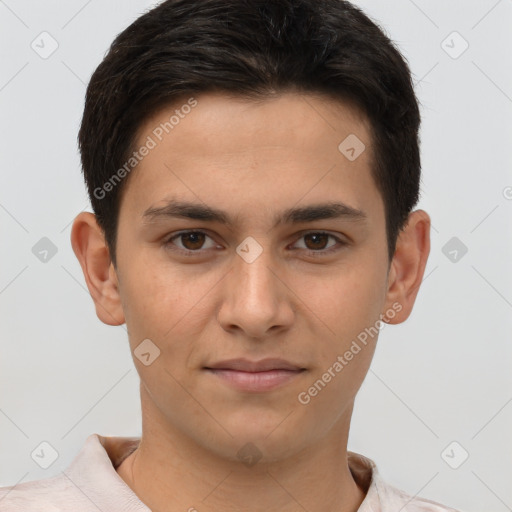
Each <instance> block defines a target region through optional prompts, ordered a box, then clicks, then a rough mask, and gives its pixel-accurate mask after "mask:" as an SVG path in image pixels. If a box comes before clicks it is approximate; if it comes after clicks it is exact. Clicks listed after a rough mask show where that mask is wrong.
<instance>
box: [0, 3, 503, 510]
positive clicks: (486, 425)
mask: <svg viewBox="0 0 512 512" xmlns="http://www.w3.org/2000/svg"><path fill="white" fill-rule="evenodd" d="M354 3H355V4H356V5H359V6H360V7H362V8H363V10H364V11H365V12H366V13H367V14H368V15H369V16H370V17H371V18H372V19H373V20H374V21H376V22H377V23H378V24H379V25H380V26H381V27H382V28H383V29H384V30H385V31H386V32H387V33H388V35H389V36H390V37H391V38H392V39H393V40H394V41H396V43H397V45H398V46H399V48H400V50H401V51H402V53H403V54H404V56H405V57H406V58H407V59H408V61H409V64H410V66H411V70H412V72H413V77H414V80H415V84H416V85H415V88H416V92H417V95H418V98H419V100H420V102H421V108H422V119H423V121H422V131H421V141H422V168H423V183H422V199H421V202H420V204H419V205H418V207H420V208H423V209H425V210H427V212H429V214H430V215H431V218H432V224H433V227H432V233H431V237H432V248H431V255H430V258H429V262H428V265H427V269H426V272H425V279H424V282H423V284H422V288H421V289H420V292H419V295H418V298H417V302H416V306H415V309H414V311H413V313H412V315H411V316H410V318H409V319H408V320H407V322H406V323H405V324H401V325H398V326H393V325H386V326H385V329H383V330H382V332H381V334H380V339H379V342H378V346H377V351H376V353H375V357H374V360H373V363H372V367H371V369H370V371H369V373H368V376H367V378H366V380H365V382H364V383H363V386H362V388H361V391H360V393H359V395H358V398H357V400H356V406H355V410H354V416H353V422H352V429H351V436H350V440H349V449H350V450H353V451H356V452H360V453H362V454H364V455H366V456H368V457H370V458H372V459H373V460H375V461H376V462H377V464H378V466H379V469H380V471H381V473H382V474H383V477H384V478H385V479H386V480H387V481H388V482H389V483H392V484H393V485H395V486H397V487H400V488H402V489H404V490H406V491H407V492H408V493H410V494H419V495H420V496H424V497H428V498H430V499H433V500H435V501H439V502H441V503H444V504H446V505H451V506H453V507H454V508H460V509H462V510H465V511H467V512H477V511H481V510H493V511H496V512H501V511H506V510H512V488H511V486H510V482H511V481H512V480H511V479H512V464H511V462H512V441H511V436H510V431H511V429H510V427H511V424H512V404H511V402H512V376H511V371H510V368H511V361H512V357H511V356H512V348H511V347H512V345H511V343H510V342H511V332H512V271H511V268H510V264H511V261H512V229H511V224H512V223H511V219H512V172H511V164H512V162H511V156H510V147H511V141H512V138H511V137H512V69H511V66H510V49H511V47H512V31H511V30H510V28H511V27H512V0H499V1H496V0H481V1H476V0H472V1H465V2H455V1H451V2H449V1H448V2H447V1H442V0H436V1H426V0H415V1H412V0H393V1H386V2H382V1H378V0H364V1H357V2H354ZM152 5H155V2H149V1H143V0H137V1H136V0H125V1H122V2H121V1H105V0H103V1H99V0H89V1H84V0H68V1H66V2H63V1H61V2H56V1H50V0H46V1H42V0H37V1H36V0H30V1H17V0H0V55H1V66H0V112H1V117H0V161H1V186H0V225H1V229H2V240H3V243H2V244H1V246H0V247H1V248H0V255H1V265H0V311H1V331H0V332H1V351H0V486H5V485H14V484H16V483H18V482H21V481H30V480H35V479H39V478H47V477H50V476H53V475H56V474H58V473H59V472H60V471H62V470H63V469H65V468H66V467H67V465H68V464H69V463H70V462H71V460H72V459H73V457H74V456H75V455H76V454H77V453H78V451H79V450H80V448H81V447H82V445H83V443H84V440H85V438H86V437H87V436H88V435H90V434H91V433H94V432H96V433H99V434H101V435H130V436H131V435H140V421H141V419H140V406H139V395H138V375H137V372H136V370H135V368H134V365H133V362H132V359H131V355H130V351H129V347H128V341H127V334H126V329H125V326H121V327H110V326H106V325H103V324H102V323H101V322H100V321H99V320H98V318H97V317H96V315H95V311H94V307H93V302H92V299H91V298H90V296H89V292H88V290H87V288H86V286H85V281H84V278H83V275H82V271H81V269H80V266H79V264H78V261H77V260H76V258H75V256H74V253H73V251H72V249H71V245H70V240H69V237H70V228H71V222H72V221H73V219H74V217H75V216H76V215H77V214H78V213H79V212H80V211H82V210H84V209H86V210H89V211H91V210H90V206H89V201H88V198H87V195H86V191H85V186H84V184H83V179H82V175H81V172H80V162H79V156H78V152H77V145H76V136H77V131H78V127H79V122H80V118H81V114H82V109H83V100H84V94H85V87H86V84H87V82H88V80H89V77H90V75H91V74H92V72H93V71H94V69H95V68H96V66H97V65H98V64H99V63H100V61H101V59H102V58H103V56H104V54H105V52H106V50H107V49H108V47H109V45H110V43H111V41H112V40H113V38H114V37H115V36H116V35H117V34H118V33H119V32H120V31H122V30H123V29H124V28H125V27H127V26H128V25H129V24H130V23H131V22H132V21H133V20H134V19H135V18H136V17H138V16H139V15H140V14H142V12H144V11H145V10H147V9H148V8H150V7H151V6H152ZM42 32H47V33H48V34H49V36H48V35H43V36H40V34H41V33H42ZM454 32H456V33H455V34H454ZM41 37H44V38H46V39H45V45H44V47H45V49H46V50H45V51H50V50H51V49H52V46H51V45H52V44H53V45H55V44H58V47H57V48H56V50H55V51H54V52H53V53H52V54H51V55H49V56H48V55H44V57H46V58H43V56H41V55H40V53H37V52H36V51H35V50H34V49H33V48H32V47H31V44H32V42H33V41H36V43H37V41H40V40H41ZM53 40H54V41H55V43H54V42H53ZM40 46H41V44H40ZM466 46H467V48H466ZM463 50H464V51H463ZM41 51H42V49H40V50H39V52H41ZM43 237H46V238H48V239H49V240H50V241H51V243H52V244H53V245H54V246H55V249H54V250H56V253H55V254H52V253H51V252H50V253H49V254H48V256H47V261H45V262H44V261H41V260H40V259H39V258H38V257H37V256H36V254H37V249H38V248H39V245H37V244H45V243H46V244H48V242H47V241H43V242H41V241H40V240H41V239H42V238H43ZM34 246H35V247H36V249H33V248H34ZM464 248H466V249H464ZM464 250H467V252H466V253H465V254H463V253H464ZM454 251H456V252H454ZM34 253H36V254H34ZM43 441H46V442H48V443H50V444H51V445H52V446H53V447H54V448H55V450H56V451H57V453H58V458H57V459H56V460H55V462H53V464H52V465H51V466H49V467H48V468H47V469H43V468H41V467H39V466H38V465H37V464H36V463H35V462H34V460H33V459H32V457H31V453H32V452H33V451H34V450H35V449H36V448H38V447H39V445H40V443H41V442H43ZM452 443H455V444H452ZM466 454H467V456H468V458H467V460H464V458H465V457H466ZM462 461H463V462H462ZM456 466H457V467H456ZM455 467H456V468H455Z"/></svg>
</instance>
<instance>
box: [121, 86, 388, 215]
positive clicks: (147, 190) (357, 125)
mask: <svg viewBox="0 0 512 512" xmlns="http://www.w3.org/2000/svg"><path fill="white" fill-rule="evenodd" d="M191 98H192V97H191V96H186V97H183V98H182V99H181V100H180V101H177V102H175V103H173V105H172V106H168V107H165V108H162V109H160V110H159V111H158V112H157V113H156V114H154V115H153V116H151V117H150V118H149V119H147V120H146V121H145V123H144V124H143V125H142V126H141V127H140V129H139V131H138V137H137V141H136V144H135V149H136V150H137V149H138V148H141V147H143V146H144V145H147V146H148V147H149V146H151V147H152V148H151V149H150V151H146V156H144V158H142V159H141V160H140V161H139V163H138V164H137V165H136V167H135V169H134V170H133V171H132V174H131V175H130V180H129V183H128V186H127V190H126V191H125V193H124V196H125V197H123V202H125V201H126V203H127V206H129V208H130V209H131V210H133V212H137V213H138V216H139V217H140V216H141V215H142V212H143V211H144V210H146V209H147V208H148V207H149V206H154V205H156V204H157V203H158V202H161V201H163V200H164V199H165V197H166V196H173V197H176V196H181V197H184V198H185V197H186V198H187V199H195V200H196V201H202V202H205V203H208V204H209V205H211V206H218V207H226V206H227V205H226V201H227V200H228V201H229V204H230V205H232V207H233V208H235V209H236V208H238V209H243V206H244V205H246V206H249V204H251V205H252V206H255V207H257V212H260V211H261V210H262V209H264V208H265V206H268V207H269V209H272V207H273V206H274V205H275V204H276V203H283V204H284V203H287V204H289V203H292V204H294V203H297V202H298V201H300V200H301V198H304V200H305V199H310V200H311V201H313V202H319V201H320V200H326V199H327V200H329V199H330V200H338V199H340V194H341V198H343V199H344V200H345V201H344V202H345V203H347V204H349V205H351V206H353V207H354V208H359V209H362V205H363V203H365V202H366V203H372V202H373V203H375V200H377V202H378V201H379V199H380V195H379V194H378V191H377V190H376V188H375V185H374V183H373V179H372V178H371V172H370V166H371V159H372V153H373V148H372V141H371V137H370V125H369V122H368V120H367V119H366V117H365V116H364V115H362V114H361V113H360V112H359V110H358V109H356V108H355V107H352V106H350V105H349V104H345V103H341V102H340V101H337V100H333V99H330V98H327V97H325V96H321V95H311V94H299V93H286V94H281V95H279V96H277V97H275V98H272V99H266V100H261V101H254V100H250V99H247V98H240V97H232V96H227V95H225V94H222V93H207V94H201V95H197V96H194V97H193V98H192V99H191ZM190 105H194V106H190ZM347 150H348V153H347ZM354 152H355V157H356V158H354ZM235 213H236V212H235Z"/></svg>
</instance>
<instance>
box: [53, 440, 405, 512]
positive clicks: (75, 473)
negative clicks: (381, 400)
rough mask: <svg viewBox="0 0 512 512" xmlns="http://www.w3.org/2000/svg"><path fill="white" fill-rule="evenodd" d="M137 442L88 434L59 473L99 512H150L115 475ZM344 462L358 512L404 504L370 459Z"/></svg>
mask: <svg viewBox="0 0 512 512" xmlns="http://www.w3.org/2000/svg"><path fill="white" fill-rule="evenodd" d="M139 442H140V437H119V436H102V435H99V434H96V433H95V434H91V435H89V436H88V437H87V439H86V441H85V443H84V445H83V447H82V449H81V450H80V452H79V453H78V455H77V456H76V457H75V458H74V459H73V461H72V463H71V464H70V466H69V467H68V468H67V469H66V470H65V471H64V472H63V473H64V475H65V476H66V477H67V478H68V479H69V480H70V481H71V482H72V483H73V484H74V485H76V486H77V487H78V488H79V489H80V490H81V491H82V492H83V493H84V494H85V495H86V496H87V497H88V498H89V500H90V501H91V502H92V503H94V504H95V505H96V506H98V508H99V509H100V510H111V511H118V510H119V511H121V510H123V511H126V512H151V510H150V509H149V508H148V507H147V506H146V505H144V503H142V501H140V499H139V498H138V496H137V495H136V494H135V493H134V492H133V491H132V489H131V488H130V487H129V486H128V485H127V484H126V482H125V481H124V480H123V479H122V478H121V477H120V476H119V475H118V474H117V471H116V468H117V467H118V466H119V465H120V464H121V462H122V461H123V460H124V459H125V458H126V457H128V455H130V454H131V453H132V452H133V451H134V450H135V449H136V448H137V446H138V444H139ZM347 460H348V466H349V469H350V471H351V473H352V476H353V478H354V480H355V481H356V483H357V484H358V485H359V487H361V488H362V489H363V490H364V491H365V492H366V497H365V499H364V500H363V502H362V503H361V506H360V507H359V509H358V512H386V511H387V509H388V505H389V506H391V507H394V506H396V505H405V504H406V501H404V500H403V497H401V496H400V495H399V494H397V493H395V492H394V488H392V487H390V486H386V485H385V484H384V482H383V481H382V478H381V476H380V474H379V471H378V469H377V466H376V464H375V463H374V462H373V461H372V460H371V459H369V458H368V457H365V456H364V455H361V454H358V453H355V452H351V451H348V452H347ZM404 496H405V495H404ZM389 510H392V508H390V509H389ZM395 512H396V511H395Z"/></svg>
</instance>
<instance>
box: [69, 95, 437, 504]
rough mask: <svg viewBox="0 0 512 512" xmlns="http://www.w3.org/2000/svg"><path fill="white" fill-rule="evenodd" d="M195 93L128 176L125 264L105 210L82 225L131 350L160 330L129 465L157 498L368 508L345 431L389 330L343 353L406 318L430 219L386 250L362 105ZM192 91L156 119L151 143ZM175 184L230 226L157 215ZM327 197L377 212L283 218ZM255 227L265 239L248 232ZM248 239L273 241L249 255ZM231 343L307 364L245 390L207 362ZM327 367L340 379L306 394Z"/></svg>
mask: <svg viewBox="0 0 512 512" xmlns="http://www.w3.org/2000/svg"><path fill="white" fill-rule="evenodd" d="M186 99H187V98H185V99H184V100H183V104H184V103H186ZM196 99H197V102H198V103H197V106H196V107H195V108H194V109H192V111H191V112H190V113H188V114H187V115H186V116H184V117H183V118H180V121H179V124H177V125H176V126H175V127H174V128H173V129H172V131H171V132H170V133H169V134H165V136H164V137H163V138H162V140H161V141H158V144H157V145H156V147H154V148H153V149H151V151H149V154H147V156H145V157H144V159H143V160H142V161H141V162H140V163H139V164H138V165H137V167H136V169H135V170H134V171H132V174H131V175H130V176H129V181H128V183H127V188H126V189H125V190H124V194H123V197H122V202H121V210H120V218H119V226H118V241H117V255H118V261H117V268H114V266H113V265H112V263H111V260H110V256H109V253H108V249H107V246H106V245H105V240H104V237H103V233H102V231H101V229H100V228H99V227H98V225H97V223H96V219H95V216H94V215H93V214H91V213H88V212H84V213H81V214H79V215H78V216H77V217H76V219H75V221H74V224H73V228H72V235H71V241H72V246H73V249H74V251H75V254H76V256H77V258H78V259H79V261H80V264H81V266H82V269H83V272H84V276H85V279H86V282H87V286H88V288H89V291H90V293H91V295H92V298H93V300H94V302H95V306H96V313H97V315H98V317H99V318H100V320H101V321H103V322H104V323H106V324H108V325H121V324H123V323H126V325H127V328H128V333H129V342H130V347H131V350H132V355H134V353H133V351H135V350H136V349H137V347H138V346H139V345H140V343H141V342H142V341H143V340H145V339H150V340H151V343H153V345H154V346H156V347H158V349H159V350H160V354H159V356H158V357H156V359H154V360H153V361H152V362H151V363H150V364H149V365H145V364H143V363H142V362H141V360H140V359H139V358H138V357H136V356H135V355H134V357H133V360H134V364H135V366H136V368H137V371H138V373H139V376H140V379H141V386H140V390H141V404H142V417H143V424H142V439H141V442H140V445H139V446H138V448H137V449H136V450H135V451H134V452H133V453H132V454H131V455H130V456H129V457H128V458H126V459H125V460H124V461H123V463H122V464H121V465H120V466H119V467H118V468H117V472H118V474H119V475H120V477H121V478H122V479H123V480H124V481H125V482H126V483H127V485H128V486H130V487H131V488H132V489H133V490H134V492H135V493H136V494H137V495H138V496H139V498H140V499H141V501H143V502H144V503H145V504H146V505H147V506H148V507H150V508H151V509H152V510H153V511H155V512H156V511H162V512H178V511H186V510H190V509H192V510H193V509H196V510H198V511H199V512H201V511H218V510H224V511H228V512H229V511H240V510H244V511H246V512H256V511H268V510H279V511H285V512H296V511H297V512H298V511H301V512H303V511H304V509H306V510H308V511H311V512H312V511H316V510H322V511H324V512H334V511H336V512H355V511H356V510H357V509H358V508H359V506H360V505H361V502H362V501H363V499H364V497H365V493H366V489H361V488H359V487H358V486H357V484H356V482H355V481H354V478H353V477H352V474H351V472H350V469H349V466H348V463H347V441H348V434H349V428H350V420H351V416H352V410H353V405H354V399H355V396H356V394H357V392H358V390H359V388H360V386H361V384H362V382H363V380H364V378H365V376H366V373H367V371H368V369H369V366H370V363H371V360H372V357H373V354H374V350H375V345H376V342H377V338H378V335H377V336H373V337H370V338H369V339H368V342H367V344H366V345H361V344H360V345H361V347H362V349H361V350H360V351H359V352H358V353H357V354H356V355H354V356H353V358H351V360H350V361H347V364H346V365H344V367H343V369H342V371H339V372H338V373H335V376H334V377H332V375H333V370H332V368H333V363H335V362H336V361H337V357H338V356H339V355H343V354H345V353H346V352H347V350H349V349H350V347H351V344H352V342H353V341H354V340H356V339H357V336H358V334H360V333H361V332H362V331H364V329H365V328H368V327H370V326H374V325H375V324H376V322H377V321H378V320H379V319H382V318H383V317H384V321H387V323H393V324H397V323H401V322H403V321H405V320H406V319H407V317H408V316H409V314H410V312H411V310H412V308H413V305H414V302H415V299H416V295H417V293H418V290H419V286H420V283H421V280H422V278H423V274H424V270H425V266H426V262H427V258H428V254H429V251H430V218H429V216H428V214H427V213H426V212H424V211H423V210H416V211H414V212H412V213H411V214H410V216H409V221H408V224H407V226H406V228H405V229H404V230H403V231H402V232H401V233H400V237H399V239H398V242H397V249H396V252H395V255H394V257H393V260H392V261H391V262H389V261H388V257H387V245H386V231H385V217H384V203H383V200H382V197H381V195H380V193H379V191H378V189H377V188H376V185H375V183H374V181H373V179H372V177H371V173H370V157H371V152H372V144H371V140H370V136H369V131H368V127H369V125H368V121H367V120H366V118H365V117H364V116H361V115H359V114H358V112H357V111H356V110H354V109H353V108H351V107H349V106H348V105H346V104H342V103H339V102H335V101H333V100H331V99H328V98H326V97H322V96H317V95H309V94H308V95H299V94H295V93H287V94H283V95H280V96H278V97H276V98H275V99H271V100H265V101H262V102H258V103H254V102H251V101H249V100H242V99H234V98H230V97H227V96H225V95H222V94H219V93H215V94H214V93H209V94H202V95H198V96H196ZM179 105H180V104H179V103H178V104H177V105H173V106H172V107H169V108H165V109H162V110H161V111H160V112H158V113H157V114H155V115H154V116H153V117H152V118H151V119H149V120H148V121H147V122H146V123H145V124H144V125H143V126H142V127H141V129H140V130H139V133H138V143H137V144H136V147H137V148H138V147H140V146H141V145H142V144H144V142H145V141H146V140H147V137H148V135H149V136H152V135H151V134H152V133H154V129H155V127H157V126H159V124H160V123H162V122H165V121H168V120H169V117H170V116H171V115H172V114H173V112H174V110H175V109H176V108H179ZM349 134H356V135H357V137H358V138H359V139H360V140H361V141H363V143H364V144H365V146H366V149H365V150H364V151H363V152H362V153H361V154H360V155H359V156H358V157H357V158H356V159H355V160H353V161H350V160H349V159H348V158H347V157H346V156H345V155H344V154H342V153H341V152H340V151H339V149H338V145H339V144H340V142H342V141H343V140H344V139H345V138H346V137H347V136H348V135H349ZM153 138H155V137H154V135H153ZM155 140H156V139H155ZM170 199H174V200H179V201H189V202H193V203H196V204H199V205H202V206H205V205H207V206H209V207H212V208H215V209H219V210H223V211H224V212H225V213H226V215H227V216H228V217H229V219H230V220H231V221H232V224H231V225H228V224H225V223H223V222H221V221H219V220H214V221H211V220H205V219H190V218H183V217H165V218H164V217H156V218H154V219H153V220H149V218H148V217H146V218H145V217H144V216H143V214H144V212H145V211H146V210H147V209H149V208H158V207H160V206H163V205H164V204H165V202H166V201H167V200H170ZM327 202H338V203H344V204H345V205H348V206H349V207H351V208H353V209H357V210H360V211H362V212H363V214H364V217H362V218H359V219H358V218H354V217H347V216H342V217H339V218H320V219H317V220H309V221H306V220H300V222H297V223H290V222H286V221H283V222H281V223H278V224H277V225H275V216H279V215H280V214H281V213H282V212H283V211H284V210H287V209H290V208H302V207H307V206H312V205H315V206H317V205H320V204H324V203H327ZM145 219H146V220H145ZM197 230H199V231H201V232H202V233H203V234H201V233H199V234H197V233H196V234H195V235H192V236H190V233H188V234H187V233H185V234H184V235H183V233H182V236H181V237H180V236H177V233H178V232H184V231H197ZM319 232H320V233H326V235H325V236H322V235H321V234H319ZM315 233H316V237H315ZM247 237H252V239H253V240H254V241H256V243H257V244H256V245H255V244H254V241H251V244H252V245H250V246H244V245H243V244H242V242H244V240H245V239H246V238H247ZM171 238H172V240H170V239H171ZM166 244H167V245H166ZM240 244H242V246H241V247H245V248H246V250H248V251H249V253H250V254H254V251H255V250H256V249H257V248H258V247H259V248H260V249H261V254H259V256H257V258H255V259H254V260H253V261H251V262H248V261H247V259H244V258H243V257H242V256H241V254H244V253H240V254H239V253H237V251H236V249H237V247H239V246H240ZM331 249H332V250H331ZM330 250H331V251H330ZM329 251H330V252H329ZM397 304H398V305H399V308H397V307H396V305H397ZM398 309H399V310H398ZM390 311H392V312H393V314H392V315H391V314H390ZM233 358H245V359H248V360H251V361H260V360H262V359H264V358H281V359H284V360H286V361H288V362H289V363H291V364H293V365H295V366H296V367H298V368H301V369H302V371H300V372H295V373H293V374H292V375H291V376H290V378H289V379H288V380H286V381H285V382H284V383H282V384H281V385H279V386H277V387H274V388H272V389H269V390H265V391H246V390H241V389H239V388H237V387H235V386H233V385H232V384H231V383H230V382H228V381H226V380H225V379H223V378H222V377H219V375H218V374H215V373H214V372H212V371H210V370H207V369H206V368H207V367H208V368H209V367H211V366H212V365H214V363H216V362H219V361H223V360H227V359H233ZM329 368H331V379H329V382H328V383H327V384H326V385H325V387H323V389H322V390H321V391H319V392H318V393H317V394H316V395H315V396H311V394H310V395H309V396H310V401H309V402H308V403H307V404H305V403H303V402H302V403H301V401H299V399H298V396H299V394H300V393H304V392H305V391H306V392H307V390H308V389H310V388H311V386H312V385H313V384H314V383H315V382H316V381H318V379H321V378H322V376H323V375H324V374H325V372H327V371H328V369H329ZM303 396H304V395H303ZM248 443H251V444H250V445H249V444H248ZM247 446H252V447H256V448H255V449H256V450H257V451H256V452H253V454H254V453H256V454H257V455H258V457H261V458H259V460H257V462H256V463H255V464H252V465H249V464H247V461H245V462H244V461H243V460H242V459H241V458H240V454H239V450H241V449H242V448H243V447H245V449H246V450H247ZM250 449H253V450H254V448H250ZM242 453H244V452H243V451H242Z"/></svg>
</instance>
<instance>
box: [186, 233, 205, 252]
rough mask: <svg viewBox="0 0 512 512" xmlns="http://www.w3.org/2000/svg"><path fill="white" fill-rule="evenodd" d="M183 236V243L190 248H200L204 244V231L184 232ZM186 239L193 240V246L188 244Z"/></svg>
mask: <svg viewBox="0 0 512 512" xmlns="http://www.w3.org/2000/svg"><path fill="white" fill-rule="evenodd" d="M181 236H182V238H183V245H184V246H185V247H186V248H187V249H189V250H194V249H200V248H201V246H202V245H203V244H204V233H199V232H192V233H184V234H183V235H181ZM185 240H191V242H192V247H190V246H187V243H186V242H185Z"/></svg>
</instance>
